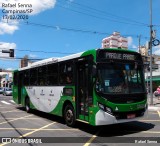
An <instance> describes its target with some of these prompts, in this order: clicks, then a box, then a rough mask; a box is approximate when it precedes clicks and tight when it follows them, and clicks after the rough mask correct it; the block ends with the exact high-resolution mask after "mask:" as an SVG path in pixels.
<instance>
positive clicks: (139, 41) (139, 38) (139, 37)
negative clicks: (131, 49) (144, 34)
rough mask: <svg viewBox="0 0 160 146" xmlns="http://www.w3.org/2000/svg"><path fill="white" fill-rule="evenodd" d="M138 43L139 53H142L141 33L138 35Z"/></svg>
mask: <svg viewBox="0 0 160 146" xmlns="http://www.w3.org/2000/svg"><path fill="white" fill-rule="evenodd" d="M138 45H139V47H138V53H141V50H140V49H141V35H139V36H138Z"/></svg>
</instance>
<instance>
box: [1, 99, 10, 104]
mask: <svg viewBox="0 0 160 146" xmlns="http://www.w3.org/2000/svg"><path fill="white" fill-rule="evenodd" d="M1 102H2V103H4V104H8V105H9V104H11V103H8V102H6V101H4V100H2V101H1Z"/></svg>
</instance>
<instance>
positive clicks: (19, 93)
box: [18, 73, 23, 104]
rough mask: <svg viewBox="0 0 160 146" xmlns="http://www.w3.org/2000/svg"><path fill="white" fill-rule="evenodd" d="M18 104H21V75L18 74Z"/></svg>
mask: <svg viewBox="0 0 160 146" xmlns="http://www.w3.org/2000/svg"><path fill="white" fill-rule="evenodd" d="M18 76H19V77H18V104H21V90H22V78H23V74H22V73H19V74H18Z"/></svg>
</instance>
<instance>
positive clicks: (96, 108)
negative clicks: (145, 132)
mask: <svg viewBox="0 0 160 146" xmlns="http://www.w3.org/2000/svg"><path fill="white" fill-rule="evenodd" d="M13 99H14V101H15V102H16V103H17V104H21V105H22V106H24V107H25V109H26V111H27V112H29V111H30V110H31V109H36V110H39V111H43V112H46V113H50V114H53V115H58V116H62V117H64V119H65V122H66V124H67V125H68V126H74V124H75V122H76V121H82V122H85V123H88V124H91V125H94V126H96V125H108V124H115V123H122V122H130V121H133V120H137V119H138V118H141V117H143V116H145V114H146V110H147V95H146V88H145V80H144V72H143V61H142V57H141V55H140V54H139V53H137V52H134V51H129V50H123V49H118V48H113V49H93V50H88V51H85V52H81V53H78V54H74V55H69V56H66V57H62V58H49V59H45V60H42V61H38V62H35V63H33V64H31V65H30V66H27V67H24V68H20V69H18V70H15V71H14V72H13Z"/></svg>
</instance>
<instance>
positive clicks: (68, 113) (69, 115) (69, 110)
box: [64, 104, 76, 127]
mask: <svg viewBox="0 0 160 146" xmlns="http://www.w3.org/2000/svg"><path fill="white" fill-rule="evenodd" d="M64 120H65V122H66V124H67V125H68V126H70V127H73V126H75V121H76V120H75V113H74V109H73V106H72V105H71V104H67V105H66V106H65V108H64Z"/></svg>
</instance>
